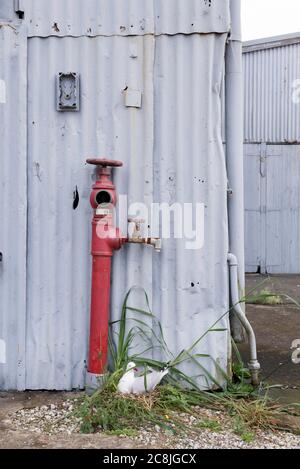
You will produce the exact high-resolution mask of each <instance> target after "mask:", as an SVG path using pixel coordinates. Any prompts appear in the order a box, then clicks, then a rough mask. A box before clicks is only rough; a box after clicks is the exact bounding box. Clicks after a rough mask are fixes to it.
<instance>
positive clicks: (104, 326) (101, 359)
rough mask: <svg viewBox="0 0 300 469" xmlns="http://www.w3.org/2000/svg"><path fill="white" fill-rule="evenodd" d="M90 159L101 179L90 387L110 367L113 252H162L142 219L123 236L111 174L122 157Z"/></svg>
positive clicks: (96, 198)
mask: <svg viewBox="0 0 300 469" xmlns="http://www.w3.org/2000/svg"><path fill="white" fill-rule="evenodd" d="M86 161H87V163H89V164H93V165H97V166H98V168H99V169H98V179H97V181H96V183H95V184H94V185H93V187H92V192H91V197H90V202H91V206H92V208H93V209H94V215H93V220H92V250H91V254H92V256H93V266H92V292H91V321H90V344H89V359H88V370H87V371H88V372H87V377H86V387H87V389H90V390H93V389H97V388H99V387H101V384H102V382H103V378H104V376H105V373H106V371H107V370H106V367H107V354H108V327H109V301H110V273H111V258H112V255H113V252H114V251H115V250H118V249H120V248H121V247H122V245H123V244H125V243H135V244H148V245H151V246H153V247H154V249H155V250H156V251H158V252H160V250H161V241H160V239H158V238H148V237H146V238H143V237H142V234H141V229H140V228H141V222H142V221H141V220H135V219H130V220H129V221H130V223H133V224H134V226H135V228H134V232H133V235H132V237H129V238H128V237H127V233H126V236H122V234H121V232H120V230H119V228H116V227H115V226H114V219H113V215H114V207H115V206H116V203H117V193H116V189H115V186H114V185H113V183H112V181H111V179H110V176H111V170H110V167H118V166H122V165H123V163H122V162H121V161H111V160H106V159H97V158H94V159H88V160H86Z"/></svg>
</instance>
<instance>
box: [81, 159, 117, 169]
mask: <svg viewBox="0 0 300 469" xmlns="http://www.w3.org/2000/svg"><path fill="white" fill-rule="evenodd" d="M86 162H87V163H88V164H94V165H96V166H102V167H103V168H107V167H108V166H111V167H112V168H116V167H119V166H123V163H122V161H118V160H107V159H105V158H102V159H101V158H88V159H87V160H86Z"/></svg>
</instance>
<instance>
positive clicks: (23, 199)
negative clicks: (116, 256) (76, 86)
mask: <svg viewBox="0 0 300 469" xmlns="http://www.w3.org/2000/svg"><path fill="white" fill-rule="evenodd" d="M26 51H27V42H26V36H25V33H24V30H23V28H20V27H19V26H17V25H14V26H13V25H11V24H7V23H4V22H3V23H1V22H0V141H1V152H0V153H1V156H0V157H1V170H0V220H1V221H0V251H1V253H2V256H3V257H2V262H0V340H2V341H3V343H4V344H5V349H6V353H5V355H6V363H0V389H2V388H9V389H16V388H21V389H22V388H24V386H25V320H26V235H27V234H26V230H27V227H26V217H27V173H26V171H27V155H26V140H27V113H26V108H27V97H26V84H27V83H26V77H27V72H26V71H27V53H26ZM4 358H5V357H4ZM0 362H1V360H0Z"/></svg>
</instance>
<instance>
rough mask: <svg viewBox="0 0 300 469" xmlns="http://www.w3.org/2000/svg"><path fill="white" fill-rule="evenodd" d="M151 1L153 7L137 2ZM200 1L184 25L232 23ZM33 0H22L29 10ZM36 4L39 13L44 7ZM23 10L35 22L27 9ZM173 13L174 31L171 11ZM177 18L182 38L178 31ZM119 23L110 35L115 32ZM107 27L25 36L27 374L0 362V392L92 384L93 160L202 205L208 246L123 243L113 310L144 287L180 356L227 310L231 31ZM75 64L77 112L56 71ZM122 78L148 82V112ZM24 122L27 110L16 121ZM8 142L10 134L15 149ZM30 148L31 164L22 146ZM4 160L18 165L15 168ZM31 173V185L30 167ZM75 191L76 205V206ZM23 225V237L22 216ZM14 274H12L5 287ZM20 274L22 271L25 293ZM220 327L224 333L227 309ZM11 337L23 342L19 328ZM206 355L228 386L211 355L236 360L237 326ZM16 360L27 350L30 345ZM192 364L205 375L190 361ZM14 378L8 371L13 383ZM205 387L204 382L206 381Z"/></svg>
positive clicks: (206, 348)
mask: <svg viewBox="0 0 300 469" xmlns="http://www.w3.org/2000/svg"><path fill="white" fill-rule="evenodd" d="M33 3H35V2H32V4H33ZM39 3H40V2H39ZM67 3H68V7H69V8H70V11H72V12H73V13H72V14H73V15H74V22H73V20H72V25H74V24H75V23H76V24H77V25H81V24H82V23H84V21H82V22H80V21H79V19H78V18H79V17H81V15H79V16H78V14H79V13H81V11H82V10H81V9H79V8H78V6H77V8H76V9H75V7H74V9H73V10H72V9H71V5H70V4H69V2H67ZM114 3H116V4H117V3H118V2H114ZM142 3H143V4H144V3H145V5H146V6H147V10H144V11H143V10H142V6H141V4H142ZM159 3H160V2H156V7H158V6H159ZM191 3H192V5H190V6H191V10H189V8H186V10H188V11H189V14H188V15H186V17H188V21H190V18H195V22H196V20H197V18H198V19H199V11H207V23H206V22H205V24H208V25H210V24H211V23H210V18H211V17H210V13H209V11H211V15H212V18H214V14H215V12H216V10H215V8H217V6H216V5H219V6H220V10H219V16H220V17H221V16H222V15H223V13H224V15H223V16H222V22H223V27H222V29H223V28H226V27H227V28H228V24H227V20H228V16H227V7H228V2H221V3H220V2H217V1H216V2H212V5H215V6H214V7H213V8H211V10H209V8H210V7H207V2H201V4H202V3H203V5H202V7H201V8H200V7H199V2H191ZM225 3H226V4H227V5H225ZM30 4H31V2H25V5H26V7H27V6H28V8H29V6H30ZM47 4H48V2H47ZM55 4H56V6H55V8H58V3H57V2H55ZM85 4H86V2H85ZM92 4H93V2H91V5H92ZM130 5H132V8H133V11H134V12H135V13H136V15H137V18H140V12H141V13H142V16H143V17H147V18H150V13H149V10H148V6H149V2H139V3H138V5H137V4H136V2H130ZM196 5H197V8H196ZM224 5H225V7H226V8H224ZM36 6H37V4H36ZM146 6H145V8H146ZM160 7H161V8H162V4H160ZM176 7H177V8H183V3H182V2H176ZM53 8H54V7H53ZM139 8H141V11H140V10H139ZM174 8H175V7H174ZM193 8H194V9H193ZM199 8H200V10H199ZM87 9H88V8H87ZM48 10H49V8H45V9H44V10H39V9H38V8H37V9H36V10H32V11H34V12H35V14H36V15H37V14H38V15H40V16H38V19H39V24H45V23H46V20H45V18H48V17H50V19H51V21H52V20H53V18H54V17H51V14H52V13H51V12H52V11H53V10H51V9H50V13H49V11H48ZM89 10H90V11H89V14H88V13H87V12H85V14H86V15H87V17H88V18H92V16H93V15H92V14H91V12H92V11H93V8H92V6H91V7H90V9H89ZM28 11H29V12H30V10H28ZM40 11H41V12H44V13H43V15H42V16H41V13H39V12H40ZM60 11H62V10H60ZM164 11H165V10H164ZM178 11H179V10H178ZM57 12H58V10H56V11H55V13H57ZM63 12H65V10H64V9H63ZM165 12H166V11H165ZM48 13H49V16H47V15H48ZM76 13H77V16H76ZM119 14H120V15H121V13H120V11H119ZM126 14H127V13H126ZM121 16H122V15H121ZM158 16H159V15H158ZM179 16H180V15H179ZM26 17H27V20H30V14H29V15H26ZM55 17H57V16H56V15H55ZM75 17H76V18H77V19H76V21H75ZM57 18H61V23H59V29H60V30H61V31H65V29H64V28H67V26H68V24H69V22H68V21H67V19H68V16H66V17H65V20H64V23H62V21H63V15H62V14H61V15H60V16H58V17H57ZM118 19H119V18H118ZM168 21H169V27H168V28H170V27H171V26H170V25H171V19H169V20H168ZM174 21H175V19H174ZM199 21H200V19H199ZM201 21H203V20H201ZM212 21H214V20H212ZM119 22H120V21H117V24H118V23H119ZM122 22H123V18H122ZM152 22H153V23H154V19H153V18H152ZM191 22H192V21H191ZM33 23H34V22H33ZM150 23H151V22H150V21H149V23H148V24H150ZM36 24H38V23H36ZM107 24H108V28H110V26H109V23H107ZM126 24H127V23H126ZM199 24H201V23H199ZM172 27H173V28H174V29H173V32H174V33H175V32H176V30H177V28H179V27H180V26H178V25H176V24H174V25H173V26H172ZM61 28H62V29H61ZM168 30H169V31H170V29H168ZM41 31H42V30H41ZM78 31H79V30H78ZM110 31H111V33H113V31H114V29H111V30H110ZM48 32H49V31H48ZM79 33H80V31H79ZM32 34H33V33H32ZM38 34H39V33H38ZM45 34H46V35H48V34H47V32H46V33H45ZM101 34H103V33H100V32H99V31H98V32H97V35H96V37H87V35H85V33H84V34H83V36H82V37H70V36H69V37H52V36H51V37H47V38H40V37H31V38H30V39H29V40H28V59H27V60H28V96H27V100H28V145H27V160H28V177H27V180H28V216H27V252H25V253H24V251H23V253H22V256H21V259H22V260H20V262H21V261H22V262H23V273H24V265H25V264H24V262H26V256H27V279H26V280H27V288H26V298H27V299H26V311H25V306H24V300H23V307H22V308H21V307H20V313H22V314H23V316H22V320H23V323H22V324H23V325H24V327H25V319H24V318H25V315H26V353H25V355H26V379H25V380H21V381H19V382H18V383H16V381H15V380H14V376H15V375H16V367H17V359H16V358H14V359H13V360H12V362H11V363H10V367H9V368H8V367H6V366H2V365H0V376H1V381H0V385H1V387H2V388H11V387H12V388H15V387H17V386H18V388H19V389H24V388H27V389H72V388H76V387H83V386H84V373H85V360H86V351H87V340H88V323H89V297H90V268H91V262H90V255H89V251H90V221H91V215H92V213H91V208H90V205H89V193H90V187H91V184H92V177H91V176H92V173H93V171H92V168H91V167H88V166H86V165H85V159H86V157H87V156H91V155H92V156H94V155H97V156H103V155H105V156H106V157H108V158H114V159H121V160H123V161H124V167H123V168H120V169H117V170H116V171H115V172H114V181H115V183H116V185H117V188H118V191H119V193H120V194H128V199H129V202H145V203H146V204H148V205H149V204H150V203H151V202H152V201H156V202H168V203H170V204H171V203H173V202H174V201H177V202H182V203H184V202H194V203H195V202H202V203H204V204H205V240H206V241H205V247H204V248H203V249H202V250H199V251H187V250H186V249H185V246H184V244H183V243H184V242H183V241H181V240H176V241H174V240H165V241H164V242H163V250H162V252H161V254H158V253H155V252H153V251H152V249H151V248H147V247H141V246H126V247H124V248H123V249H122V250H121V251H120V252H118V253H116V254H115V256H114V262H113V277H112V295H111V315H112V319H118V318H119V315H120V309H121V303H122V301H123V299H124V296H125V293H126V291H127V290H128V289H129V288H130V287H132V286H133V285H140V286H142V287H143V288H145V290H146V291H147V293H148V295H149V298H150V303H151V306H152V307H153V311H154V313H155V314H157V316H158V317H159V318H160V320H161V321H162V324H163V327H164V328H165V335H166V340H167V343H168V345H169V347H170V348H171V349H172V351H174V352H177V353H178V352H179V351H180V350H181V349H182V348H183V347H186V346H189V345H190V344H191V343H192V341H193V340H194V339H195V338H197V337H199V336H200V335H201V334H202V333H203V332H204V331H206V330H207V329H208V328H209V327H210V326H211V325H212V324H213V323H214V322H215V321H216V320H217V319H219V318H220V317H221V316H222V314H224V313H225V312H226V310H227V308H228V274H227V250H228V245H227V241H228V227H227V210H226V200H227V178H226V168H225V157H224V151H223V147H222V141H221V99H220V94H219V90H220V87H221V82H222V77H223V59H224V50H225V40H226V36H227V35H226V33H224V34H209V35H199V34H187V35H183V34H176V35H174V37H172V36H170V35H159V36H157V37H155V34H147V35H145V34H143V32H140V34H139V36H132V37H121V36H122V34H120V31H118V34H117V35H113V36H112V37H107V36H105V35H101ZM41 35H43V34H42V33H41ZM80 35H81V34H80ZM70 70H71V71H74V72H77V73H79V74H80V81H81V108H80V111H79V112H74V113H70V112H66V113H58V112H57V111H56V103H55V78H56V76H57V74H58V73H59V72H61V71H70ZM126 86H129V88H133V89H139V90H141V92H142V95H143V98H142V108H141V109H134V108H126V107H125V106H124V96H123V90H124V88H125V87H126ZM24 96H25V91H24V94H23V97H24ZM25 101H26V100H25ZM25 104H26V103H25ZM21 118H22V115H20V117H19V114H18V118H17V119H21ZM15 119H16V118H15ZM22 124H23V121H22ZM10 139H11V136H8V135H7V136H6V142H7V148H8V146H9V143H8V142H10V141H11V140H10ZM20 141H21V142H23V141H25V142H26V139H23V138H22V139H20ZM24 148H26V145H24ZM7 155H8V156H7V158H9V156H11V155H10V154H9V153H7ZM23 156H24V159H23V160H22V164H23V165H25V164H26V155H25V153H24V155H23ZM7 161H9V160H7ZM9 168H10V171H14V168H15V164H13V166H12V167H11V166H9ZM22 174H23V179H24V183H26V177H25V175H24V174H25V173H24V171H23V173H22ZM7 180H8V181H11V180H12V178H11V177H9V178H8V179H7ZM76 186H77V188H78V192H79V196H80V203H79V207H78V208H77V210H73V207H72V203H73V191H74V190H75V188H76ZM6 207H7V205H6ZM5 210H6V211H5V212H4V215H5V217H6V218H5V219H6V220H8V223H7V225H6V227H5V230H6V236H7V238H9V237H10V236H11V232H12V229H13V228H12V226H13V225H12V221H11V220H10V218H9V216H10V212H8V210H7V208H6V209H5ZM22 213H23V212H22ZM23 215H24V214H23ZM20 226H22V228H23V230H24V236H25V235H26V230H25V226H26V217H25V218H24V219H23V222H21V221H20ZM23 247H24V246H23ZM24 256H25V258H24ZM24 259H25V261H24ZM15 262H16V260H15ZM17 268H18V269H19V267H17ZM11 279H12V276H11V275H8V277H7V280H6V282H10V288H12V286H11V281H12V280H11ZM24 281H25V279H24V278H23V284H22V285H21V287H22V288H23V291H24ZM21 291H22V289H21ZM1 300H3V299H1ZM15 302H16V299H15V298H13V299H12V301H11V304H9V302H8V301H5V302H2V311H1V312H2V316H3V315H4V316H5V317H6V318H7V315H8V312H7V307H10V308H14V306H15V304H16V303H15ZM130 302H131V304H132V305H134V306H143V299H142V295H141V293H138V292H135V293H134V294H133V296H132V298H131V300H130ZM219 326H220V327H223V328H225V329H229V325H228V319H227V317H225V318H224V319H222V321H221V322H220V324H219ZM0 338H1V334H0ZM23 338H24V334H23ZM10 341H11V343H12V344H13V345H14V346H15V348H16V346H17V341H16V340H15V335H14V334H12V335H10ZM23 345H24V342H23ZM198 351H199V352H200V353H209V354H211V356H212V359H203V362H202V364H203V365H204V366H206V367H207V369H208V370H209V372H210V373H211V374H212V375H213V376H215V378H216V379H217V380H218V381H219V382H221V381H223V379H224V378H223V376H220V374H219V372H218V370H217V368H216V366H215V363H214V360H215V361H216V362H217V363H218V364H219V365H220V366H221V367H222V368H223V369H224V370H226V369H227V365H228V360H229V358H230V340H229V331H228V330H227V331H225V332H215V333H210V334H209V335H208V336H207V337H206V339H205V340H204V341H203V342H202V343H201V344H200V346H199V348H198ZM20 355H21V356H22V359H24V348H23V349H22V350H21V351H20ZM3 370H4V371H3ZM189 372H190V373H191V374H196V373H197V374H199V370H198V369H195V367H192V368H189ZM8 374H9V375H10V376H11V377H13V378H10V380H9V379H8V378H7V375H8ZM199 382H200V383H201V384H202V385H203V386H206V385H207V381H206V378H204V377H200V378H199Z"/></svg>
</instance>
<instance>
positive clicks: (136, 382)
mask: <svg viewBox="0 0 300 469" xmlns="http://www.w3.org/2000/svg"><path fill="white" fill-rule="evenodd" d="M135 367H136V365H135V363H133V362H130V363H128V365H127V367H126V372H125V374H124V375H123V376H122V378H121V379H120V381H119V383H118V388H117V389H118V392H120V393H121V394H145V393H146V392H150V391H153V389H155V388H156V386H157V385H158V384H159V383H160V382H161V380H162V379H163V377H164V376H166V374H168V372H169V371H168V370H167V369H166V370H161V371H155V370H152V369H150V370H151V371H150V373H147V374H146V376H137V377H135V376H134V371H136V368H135Z"/></svg>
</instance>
